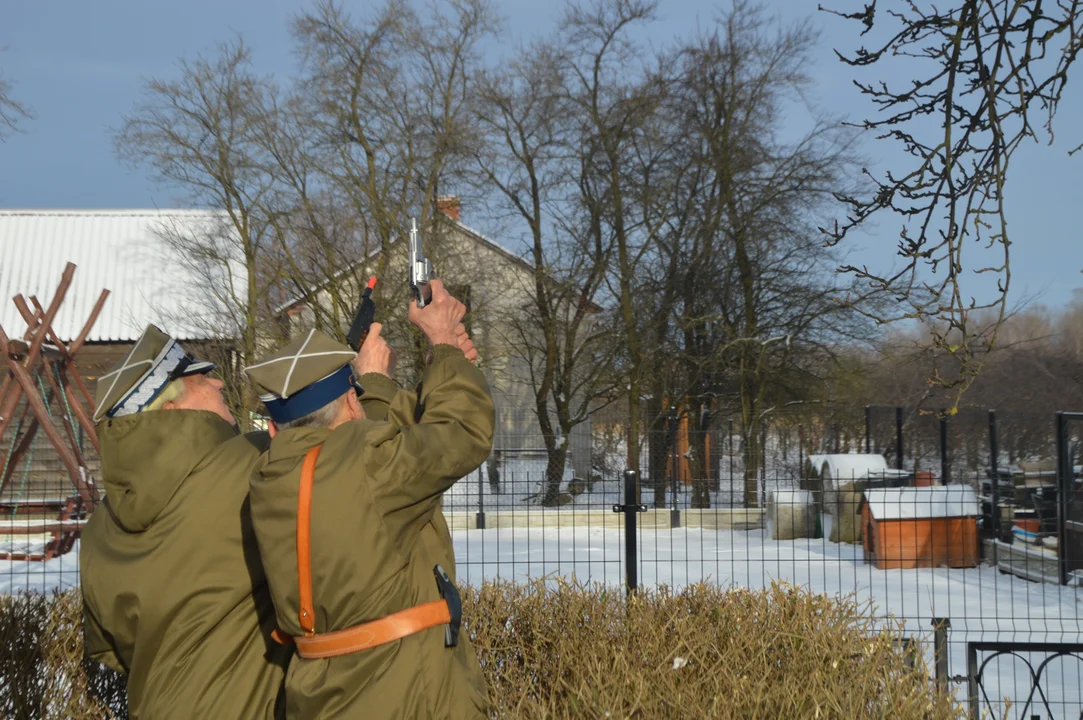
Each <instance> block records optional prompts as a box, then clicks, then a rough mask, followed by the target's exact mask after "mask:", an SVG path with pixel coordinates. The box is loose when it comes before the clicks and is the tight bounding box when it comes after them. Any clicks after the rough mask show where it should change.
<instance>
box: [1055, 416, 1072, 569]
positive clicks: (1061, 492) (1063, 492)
mask: <svg viewBox="0 0 1083 720" xmlns="http://www.w3.org/2000/svg"><path fill="white" fill-rule="evenodd" d="M1071 489H1072V462H1071V458H1070V457H1069V456H1068V417H1067V416H1066V415H1065V414H1064V413H1063V412H1058V413H1057V566H1058V570H1059V575H1060V578H1059V579H1060V584H1061V585H1067V584H1068V558H1067V554H1068V533H1067V532H1065V530H1066V523H1065V521H1066V520H1067V519H1068V512H1067V511H1068V493H1069V492H1071Z"/></svg>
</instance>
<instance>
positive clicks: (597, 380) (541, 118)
mask: <svg viewBox="0 0 1083 720" xmlns="http://www.w3.org/2000/svg"><path fill="white" fill-rule="evenodd" d="M563 70H564V69H563V67H562V62H561V60H560V58H559V52H558V51H557V49H556V48H554V47H553V46H551V45H537V46H533V47H530V48H527V49H526V50H524V51H523V53H522V55H521V56H520V58H519V59H518V60H516V61H515V62H513V63H512V64H511V65H510V67H509V68H508V70H507V71H505V72H503V73H494V74H492V75H491V76H490V77H488V78H487V79H486V80H485V81H483V82H482V83H481V84H480V87H479V89H478V94H479V106H478V113H479V118H480V120H481V121H482V122H483V123H484V125H485V127H486V128H487V129H488V131H489V133H488V143H486V148H487V150H486V152H484V153H483V154H480V155H479V156H478V161H479V162H478V164H479V167H480V172H481V175H482V176H483V178H484V181H485V182H487V183H489V184H491V185H492V186H494V187H495V188H496V189H497V191H498V193H499V195H500V198H501V202H500V205H501V206H502V207H504V208H505V209H506V212H507V213H508V214H509V215H510V216H511V217H512V218H513V219H514V221H515V226H517V227H523V228H524V229H525V234H526V236H527V239H528V246H529V248H530V250H529V254H530V259H531V261H532V269H533V272H532V277H531V278H530V282H529V284H528V285H527V286H526V287H523V288H521V289H520V292H521V296H522V297H524V298H529V301H530V302H529V306H528V307H527V308H523V307H522V306H521V305H519V304H518V303H516V304H515V305H514V306H513V307H510V308H508V309H507V310H508V312H506V313H505V318H504V321H505V323H506V325H507V327H509V328H511V335H512V337H511V338H508V340H509V341H510V342H509V344H510V345H511V346H513V347H515V348H516V353H517V354H518V355H519V356H520V357H521V358H522V360H523V361H524V362H523V364H524V365H525V368H526V370H527V374H528V376H529V379H530V385H531V390H532V392H533V396H534V412H535V414H536V416H537V418H538V423H539V425H540V428H541V433H542V437H543V440H544V442H545V447H546V453H547V466H546V483H545V491H544V493H543V497H542V504H543V505H553V504H555V503H556V502H557V500H558V497H559V493H560V487H561V481H562V479H563V476H564V467H565V463H566V461H567V456H568V440H569V438H570V436H571V433H572V431H573V430H574V429H575V428H576V427H577V426H578V425H580V424H581V423H583V422H585V421H586V420H588V419H589V418H590V416H591V415H592V414H593V413H595V412H597V411H598V410H599V409H601V408H602V407H604V406H605V404H606V403H605V399H606V398H607V397H608V396H609V395H610V394H611V392H612V391H613V382H612V380H613V374H612V362H611V360H612V355H613V353H614V344H613V342H612V335H613V333H612V332H611V331H610V329H609V325H608V323H606V322H597V321H596V320H597V318H598V317H599V316H600V315H602V314H603V310H602V308H600V307H598V306H597V305H596V303H595V299H596V297H597V295H598V293H599V291H600V290H601V288H602V287H603V285H604V282H605V276H606V271H607V266H608V263H609V256H610V250H611V246H610V244H609V243H608V242H607V239H606V238H603V237H602V236H601V234H600V233H593V232H591V227H590V226H589V222H588V223H587V225H586V226H584V224H583V223H582V222H581V221H582V216H581V214H580V213H577V212H576V208H575V207H574V206H571V207H569V205H568V204H567V203H565V202H564V198H565V196H566V194H567V193H568V192H569V190H570V188H571V187H573V185H574V182H575V177H576V170H577V169H581V168H583V167H584V164H583V163H581V162H578V161H577V160H578V158H577V155H578V153H577V148H575V147H574V146H573V143H572V138H574V137H576V135H575V133H574V132H573V131H572V123H571V122H569V119H570V113H569V108H568V104H567V102H566V98H565V93H564V87H565V83H566V78H565V77H564V76H563Z"/></svg>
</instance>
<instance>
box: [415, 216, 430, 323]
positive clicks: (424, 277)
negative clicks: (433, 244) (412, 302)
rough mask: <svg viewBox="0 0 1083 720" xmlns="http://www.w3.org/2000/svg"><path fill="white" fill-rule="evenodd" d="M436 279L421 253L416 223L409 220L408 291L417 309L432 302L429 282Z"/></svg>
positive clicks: (427, 260)
mask: <svg viewBox="0 0 1083 720" xmlns="http://www.w3.org/2000/svg"><path fill="white" fill-rule="evenodd" d="M434 277H436V274H435V273H434V272H433V269H432V263H431V262H429V259H428V258H426V257H425V255H424V254H423V253H422V252H421V236H420V235H418V233H417V221H416V220H415V219H414V218H410V289H411V290H412V291H413V293H414V298H415V299H416V300H417V306H418V307H419V308H421V307H425V306H426V305H428V304H429V302H430V301H431V300H432V290H431V289H430V288H429V281H430V280H432V279H433V278H434Z"/></svg>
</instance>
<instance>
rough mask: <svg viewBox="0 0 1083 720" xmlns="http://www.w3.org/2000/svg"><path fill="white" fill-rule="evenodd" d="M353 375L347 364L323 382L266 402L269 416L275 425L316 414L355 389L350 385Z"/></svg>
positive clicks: (264, 402)
mask: <svg viewBox="0 0 1083 720" xmlns="http://www.w3.org/2000/svg"><path fill="white" fill-rule="evenodd" d="M352 374H353V372H352V370H351V368H350V365H349V363H347V364H346V365H343V366H342V368H341V369H340V370H336V371H335V372H333V373H331V374H330V375H328V376H327V377H325V378H324V379H323V380H318V381H316V382H314V383H312V384H311V385H309V386H308V387H306V388H304V389H303V390H299V391H297V392H295V393H294V394H293V395H290V396H289V397H288V398H286V399H284V400H283V399H277V400H264V401H263V404H264V405H265V406H266V407H267V414H268V415H270V416H271V419H272V420H274V421H275V423H287V422H293V421H294V420H297V419H298V418H303V417H304V416H305V415H308V414H309V413H313V412H316V411H317V410H319V409H320V408H322V407H323V406H324V405H326V404H328V403H329V402H332V401H333V400H335V399H337V398H339V397H342V396H343V395H345V394H346V393H347V392H348V391H349V390H350V389H351V388H352V387H353V386H352V385H351V384H350V377H351V375H352Z"/></svg>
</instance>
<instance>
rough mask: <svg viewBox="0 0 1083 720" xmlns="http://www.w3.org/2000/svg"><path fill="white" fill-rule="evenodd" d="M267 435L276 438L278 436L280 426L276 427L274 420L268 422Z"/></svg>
mask: <svg viewBox="0 0 1083 720" xmlns="http://www.w3.org/2000/svg"><path fill="white" fill-rule="evenodd" d="M267 434H268V435H270V436H271V437H274V436H275V435H277V434H278V426H277V425H275V421H274V420H268V421H267Z"/></svg>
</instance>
